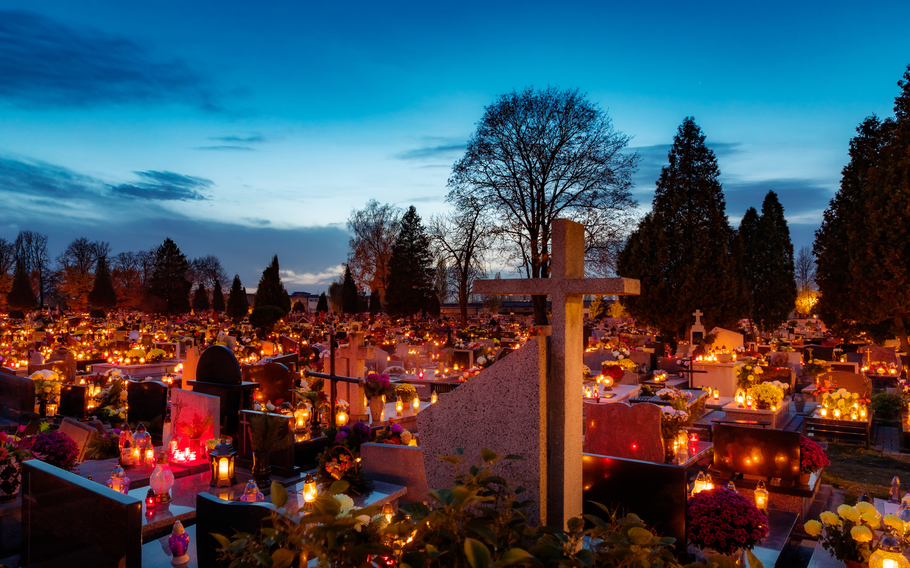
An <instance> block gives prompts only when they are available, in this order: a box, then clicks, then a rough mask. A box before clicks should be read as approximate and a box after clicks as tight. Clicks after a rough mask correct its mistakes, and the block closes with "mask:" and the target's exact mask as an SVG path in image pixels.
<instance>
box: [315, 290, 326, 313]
mask: <svg viewBox="0 0 910 568" xmlns="http://www.w3.org/2000/svg"><path fill="white" fill-rule="evenodd" d="M327 311H329V299H328V298H327V297H326V296H325V292H323V293H322V294H319V301H318V302H316V312H317V313H318V312H322V313H326V312H327Z"/></svg>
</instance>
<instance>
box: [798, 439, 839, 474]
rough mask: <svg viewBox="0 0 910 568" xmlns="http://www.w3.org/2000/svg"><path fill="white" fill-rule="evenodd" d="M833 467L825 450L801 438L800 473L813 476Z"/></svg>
mask: <svg viewBox="0 0 910 568" xmlns="http://www.w3.org/2000/svg"><path fill="white" fill-rule="evenodd" d="M829 465H831V462H830V461H829V460H828V456H827V455H826V454H825V450H823V449H822V447H821V446H819V445H818V444H816V443H815V442H813V441H812V440H810V439H809V438H807V437H805V436H800V437H799V472H800V473H801V474H803V475H806V474H812V473H815V472H816V471H818V470H820V469H821V468H823V467H827V466H829Z"/></svg>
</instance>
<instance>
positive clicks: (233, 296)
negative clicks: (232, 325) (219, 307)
mask: <svg viewBox="0 0 910 568" xmlns="http://www.w3.org/2000/svg"><path fill="white" fill-rule="evenodd" d="M249 309H250V303H249V302H248V301H247V299H246V288H244V287H243V285H241V283H240V276H238V275H237V274H235V275H234V281H233V282H232V283H231V291H230V293H229V294H228V301H227V316H228V317H229V318H231V319H233V320H239V319H243V316H245V315H246V314H247V312H248V311H249Z"/></svg>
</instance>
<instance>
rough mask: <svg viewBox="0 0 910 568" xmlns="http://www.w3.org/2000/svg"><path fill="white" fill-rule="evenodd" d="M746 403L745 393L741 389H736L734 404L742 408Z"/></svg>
mask: <svg viewBox="0 0 910 568" xmlns="http://www.w3.org/2000/svg"><path fill="white" fill-rule="evenodd" d="M745 403H746V393H744V392H743V390H742V389H736V406H738V407H739V408H742V407H743V405H744V404H745Z"/></svg>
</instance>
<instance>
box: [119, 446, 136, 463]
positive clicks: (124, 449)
mask: <svg viewBox="0 0 910 568" xmlns="http://www.w3.org/2000/svg"><path fill="white" fill-rule="evenodd" d="M120 465H122V466H123V467H129V466H131V465H133V445H132V444H130V441H129V440H127V441H126V444H124V445H122V446H120Z"/></svg>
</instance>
